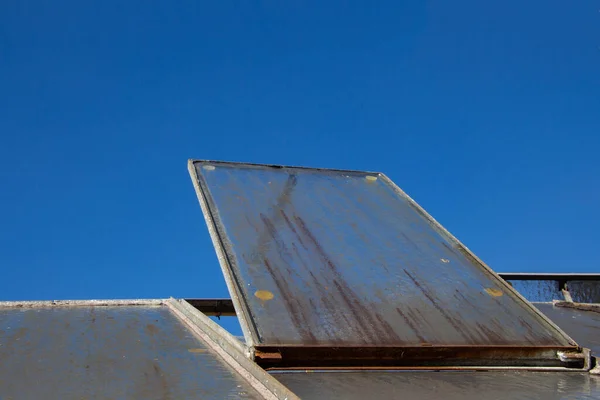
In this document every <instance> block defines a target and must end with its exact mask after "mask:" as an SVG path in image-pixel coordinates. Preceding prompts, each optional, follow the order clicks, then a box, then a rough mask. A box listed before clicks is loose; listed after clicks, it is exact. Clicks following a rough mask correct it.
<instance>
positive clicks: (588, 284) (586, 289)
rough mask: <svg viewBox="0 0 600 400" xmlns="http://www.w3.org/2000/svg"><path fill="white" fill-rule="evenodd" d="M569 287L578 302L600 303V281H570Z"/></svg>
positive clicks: (574, 299)
mask: <svg viewBox="0 0 600 400" xmlns="http://www.w3.org/2000/svg"><path fill="white" fill-rule="evenodd" d="M567 289H568V290H569V293H570V294H571V297H572V298H573V301H574V302H576V303H600V281H568V282H567Z"/></svg>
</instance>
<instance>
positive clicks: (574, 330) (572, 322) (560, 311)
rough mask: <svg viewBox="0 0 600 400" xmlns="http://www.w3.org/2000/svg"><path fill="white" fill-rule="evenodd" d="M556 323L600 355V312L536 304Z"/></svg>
mask: <svg viewBox="0 0 600 400" xmlns="http://www.w3.org/2000/svg"><path fill="white" fill-rule="evenodd" d="M534 305H535V306H536V307H537V308H538V309H539V310H540V311H541V312H543V313H544V314H545V315H546V316H547V317H548V318H550V319H551V320H552V321H554V323H556V324H557V325H558V326H560V327H561V328H562V329H563V330H564V331H565V332H567V333H568V334H569V336H571V337H572V338H573V339H575V340H576V341H577V343H579V345H581V346H583V347H587V348H589V349H590V350H592V355H594V356H596V357H600V312H596V311H584V310H577V309H575V308H566V307H555V306H553V305H552V304H534Z"/></svg>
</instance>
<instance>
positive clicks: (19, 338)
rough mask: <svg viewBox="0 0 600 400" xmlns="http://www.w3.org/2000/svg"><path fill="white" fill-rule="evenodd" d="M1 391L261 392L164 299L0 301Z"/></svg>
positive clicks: (163, 395) (124, 394)
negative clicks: (144, 302)
mask: <svg viewBox="0 0 600 400" xmlns="http://www.w3.org/2000/svg"><path fill="white" fill-rule="evenodd" d="M0 360H2V362H0V398H2V399H5V398H6V399H10V398H14V399H48V398H54V399H82V398H121V399H122V398H132V399H142V398H143V399H184V398H185V399H226V398H235V399H238V398H244V399H260V398H263V397H261V396H260V395H259V394H258V393H256V392H255V391H254V389H253V388H252V387H250V386H249V384H248V383H247V382H246V381H245V380H244V379H242V378H241V377H239V376H238V375H236V374H235V373H234V372H233V371H231V370H230V369H229V368H228V367H227V366H226V365H225V364H224V363H222V362H221V359H220V358H219V357H218V356H216V355H215V354H213V353H212V351H211V350H209V349H208V348H207V347H206V346H205V345H204V344H203V343H202V342H201V341H200V340H198V339H197V338H196V337H195V336H194V335H193V334H192V333H191V332H190V331H188V330H187V329H186V328H185V327H184V325H183V324H182V323H181V322H180V321H179V320H178V319H177V318H175V317H174V316H173V315H172V314H171V312H170V311H169V310H168V309H167V308H166V307H162V306H113V307H110V306H109V307H94V306H90V307H85V306H78V307H44V308H27V309H24V308H14V307H13V308H0Z"/></svg>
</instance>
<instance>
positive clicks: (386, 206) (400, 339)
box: [191, 161, 572, 346]
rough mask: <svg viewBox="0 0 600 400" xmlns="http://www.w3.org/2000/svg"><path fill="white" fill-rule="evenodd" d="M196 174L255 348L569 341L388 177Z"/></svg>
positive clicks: (235, 171)
mask: <svg viewBox="0 0 600 400" xmlns="http://www.w3.org/2000/svg"><path fill="white" fill-rule="evenodd" d="M191 172H192V175H193V177H194V179H195V183H196V185H197V189H198V192H199V193H198V194H199V198H200V200H201V203H202V205H203V210H204V211H205V216H206V217H207V221H208V223H209V229H210V230H211V232H212V233H213V241H214V243H215V246H216V247H217V251H218V252H219V254H220V260H221V265H222V267H223V270H224V273H225V276H226V279H227V281H228V284H229V288H230V292H232V298H233V300H234V304H235V305H236V308H237V309H238V315H240V317H241V322H242V324H243V325H244V328H245V333H246V334H247V335H249V336H251V338H250V339H251V340H252V341H254V343H255V344H257V345H290V346H295V345H317V346H369V345H371V346H423V345H425V346H438V345H439V346H446V345H452V346H461V345H464V346H472V345H485V346H498V345H499V346H507V345H509V346H570V345H572V343H570V342H569V340H568V338H567V337H566V336H565V335H563V334H562V333H561V332H560V331H559V330H558V329H557V328H555V327H554V326H553V325H552V324H551V323H549V322H547V320H546V319H545V318H544V317H543V316H541V315H540V314H539V313H538V312H537V311H536V310H534V309H533V308H532V307H531V306H530V305H529V304H528V303H527V302H525V301H523V300H522V299H521V298H520V297H519V295H517V294H516V292H515V291H514V290H513V289H512V288H511V287H510V286H509V285H508V284H506V282H504V281H503V280H502V279H500V278H499V277H498V276H497V275H496V274H494V273H493V272H492V271H491V270H489V268H487V267H486V266H485V265H483V264H482V263H481V262H480V261H479V260H478V259H476V258H475V257H474V256H473V255H472V254H471V253H470V252H469V251H468V250H467V249H466V248H465V247H464V246H462V244H460V243H459V242H458V241H457V240H456V239H455V238H454V237H453V236H451V235H450V234H449V233H448V232H447V231H445V230H444V229H443V228H442V227H441V226H440V225H439V224H437V223H436V222H435V221H434V220H433V219H431V217H429V215H427V214H426V213H425V212H424V211H423V210H422V209H421V208H420V207H419V206H418V205H416V204H415V203H414V202H413V201H412V200H411V199H410V198H409V197H408V196H406V195H405V194H404V193H403V192H402V191H400V190H399V189H398V188H397V187H396V186H395V185H394V184H393V183H392V182H391V181H389V180H388V179H387V178H386V177H385V176H383V175H381V174H374V173H367V172H355V171H332V170H318V169H306V168H292V167H269V166H256V165H248V164H234V163H220V162H200V161H197V162H194V163H193V164H192V167H191Z"/></svg>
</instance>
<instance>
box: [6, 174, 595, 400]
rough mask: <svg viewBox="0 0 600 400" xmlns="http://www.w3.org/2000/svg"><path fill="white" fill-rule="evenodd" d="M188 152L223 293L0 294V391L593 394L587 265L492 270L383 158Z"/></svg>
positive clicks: (68, 395) (283, 395) (189, 395)
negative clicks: (324, 163) (390, 175)
mask: <svg viewBox="0 0 600 400" xmlns="http://www.w3.org/2000/svg"><path fill="white" fill-rule="evenodd" d="M190 167H191V170H192V175H193V177H194V179H195V184H196V185H197V186H198V187H197V189H198V194H199V197H200V200H201V204H202V207H203V210H204V212H205V216H206V218H207V221H208V223H209V230H211V235H212V237H213V240H214V241H215V248H216V250H217V254H218V255H219V258H220V261H221V265H222V267H223V270H224V273H225V278H226V280H227V282H228V285H229V288H230V292H231V294H232V299H231V300H230V299H191V300H189V301H187V300H175V299H156V300H86V301H46V302H39V301H31V302H0V399H2V400H3V399H40V398H43V399H82V398H86V399H90V398H101V399H104V398H133V399H138V398H143V399H153V398H155V399H181V398H186V399H224V398H236V399H237V398H242V399H244V398H247V399H269V400H274V399H287V400H295V399H298V398H300V397H301V398H305V399H322V398H345V399H363V398H385V399H388V398H406V397H408V398H419V399H423V400H424V399H437V398H440V397H444V398H445V399H480V398H486V399H507V398H510V399H525V398H548V399H566V398H569V399H571V398H573V399H575V398H576V399H595V398H600V364H599V363H598V359H597V358H596V357H600V304H598V303H599V302H600V300H599V295H600V275H598V274H595V275H594V274H515V273H511V274H500V275H498V274H495V273H494V272H493V271H492V270H490V269H489V268H488V267H487V266H486V265H485V264H483V263H482V262H481V261H480V260H479V259H477V258H476V257H475V256H474V255H473V254H472V253H471V252H470V251H469V250H468V249H466V247H464V246H463V245H462V244H461V243H460V242H458V241H457V240H456V239H455V238H454V237H453V236H452V235H450V234H449V233H448V232H447V231H446V230H445V229H443V228H442V227H441V226H440V225H439V224H437V222H435V220H433V219H432V218H431V217H430V216H429V215H428V214H426V213H425V212H424V211H423V210H422V209H421V208H420V207H419V206H418V205H416V204H415V203H414V202H413V201H412V200H411V199H410V198H409V197H408V196H406V195H405V194H404V193H403V192H401V191H400V190H399V189H398V188H397V187H396V186H395V185H393V183H391V181H389V180H388V179H387V178H386V177H385V176H383V175H381V174H373V173H365V172H356V171H324V170H314V169H305V168H290V167H281V168H280V167H268V166H256V165H247V164H244V165H239V164H234V165H232V164H228V163H216V162H210V163H199V164H198V163H193V162H192V163H191V164H190ZM196 167H198V168H201V170H198V169H197V168H196ZM206 167H209V168H206ZM228 168H229V169H228ZM247 169H250V170H251V173H249V174H246V173H247V172H248V171H247ZM204 171H206V173H207V174H208V175H206V176H209V175H210V177H209V178H206V177H205V176H204V175H203V174H204V173H205V172H204ZM257 171H258V173H257ZM198 174H200V175H198ZM292 176H293V178H291V177H292ZM369 177H370V178H369ZM353 223H355V224H356V227H354V226H352V225H351V224H353ZM261 224H262V225H261ZM255 228H256V230H255V231H254V233H252V230H253V229H255ZM366 233H368V235H366ZM261 260H262V261H261ZM267 260H268V261H269V262H270V267H267V264H266V262H265V261H267ZM261 291H262V292H261ZM286 296H288V297H287V298H286ZM328 302H330V304H329V305H328ZM530 302H533V303H530ZM332 305H335V307H332ZM394 308H398V309H399V310H400V311H398V309H396V310H394ZM402 314H404V317H403V316H402ZM209 315H211V316H237V317H238V318H239V319H240V321H241V324H242V326H243V327H244V328H245V334H246V337H245V340H244V341H241V340H238V338H236V337H234V336H232V335H231V334H230V333H229V332H227V331H225V330H224V329H223V328H222V327H220V326H219V325H217V324H216V323H215V322H214V321H213V320H211V319H210V318H209V317H208V316H209ZM297 318H300V320H296V319H297ZM301 323H303V324H305V325H306V326H305V329H306V330H303V329H302V328H301V326H300V325H301ZM485 324H488V325H485ZM386 326H387V328H386ZM484 328H485V329H484ZM477 332H479V333H480V336H474V335H476V333H477ZM567 335H568V336H567ZM313 336H314V337H313ZM571 337H572V338H573V339H571ZM573 340H575V341H576V342H577V344H575V342H574V341H573ZM406 344H408V345H409V346H406ZM453 344H454V346H453ZM456 344H459V345H458V346H457V345H456ZM498 344H504V347H503V348H502V347H501V346H500V347H498ZM506 344H510V345H511V346H508V347H507V346H506ZM565 345H567V346H565ZM486 346H487V347H486ZM340 348H342V349H343V350H342V351H340ZM513 356H516V357H513ZM511 357H513V358H511Z"/></svg>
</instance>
